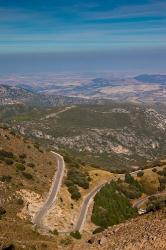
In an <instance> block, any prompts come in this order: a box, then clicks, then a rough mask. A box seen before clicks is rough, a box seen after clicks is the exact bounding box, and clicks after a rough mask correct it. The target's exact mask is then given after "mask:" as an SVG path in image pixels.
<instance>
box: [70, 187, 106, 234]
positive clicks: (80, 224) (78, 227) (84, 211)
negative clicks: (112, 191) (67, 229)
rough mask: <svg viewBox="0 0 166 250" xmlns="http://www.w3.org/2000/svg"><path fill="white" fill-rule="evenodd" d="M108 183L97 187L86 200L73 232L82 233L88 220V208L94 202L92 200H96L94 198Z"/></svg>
mask: <svg viewBox="0 0 166 250" xmlns="http://www.w3.org/2000/svg"><path fill="white" fill-rule="evenodd" d="M106 183H107V182H104V183H102V184H101V185H99V186H97V187H95V188H94V189H93V190H92V191H91V192H90V193H89V194H88V195H87V196H86V197H85V199H84V201H83V204H82V207H81V210H80V213H79V216H78V220H77V222H76V224H75V226H74V229H73V231H81V230H82V229H83V226H84V223H85V219H86V215H87V212H88V208H89V205H90V203H91V201H92V199H93V198H94V196H95V195H96V193H97V192H98V191H100V189H101V188H102V187H103V186H104V185H105V184H106Z"/></svg>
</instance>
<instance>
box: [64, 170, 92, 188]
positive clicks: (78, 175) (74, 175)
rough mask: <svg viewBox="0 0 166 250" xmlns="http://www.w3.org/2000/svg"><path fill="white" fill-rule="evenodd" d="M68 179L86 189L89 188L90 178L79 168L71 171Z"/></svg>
mask: <svg viewBox="0 0 166 250" xmlns="http://www.w3.org/2000/svg"><path fill="white" fill-rule="evenodd" d="M67 179H68V180H70V181H72V182H73V183H74V184H76V185H78V186H80V187H82V188H84V189H88V188H89V181H88V176H87V175H86V174H85V173H82V172H81V171H80V170H79V169H77V168H71V169H69V171H68V175H67Z"/></svg>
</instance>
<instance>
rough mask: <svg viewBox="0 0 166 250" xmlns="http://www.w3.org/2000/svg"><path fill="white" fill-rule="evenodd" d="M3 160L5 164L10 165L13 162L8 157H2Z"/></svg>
mask: <svg viewBox="0 0 166 250" xmlns="http://www.w3.org/2000/svg"><path fill="white" fill-rule="evenodd" d="M4 162H5V163H6V164H7V165H12V164H13V160H12V159H10V158H5V159H4Z"/></svg>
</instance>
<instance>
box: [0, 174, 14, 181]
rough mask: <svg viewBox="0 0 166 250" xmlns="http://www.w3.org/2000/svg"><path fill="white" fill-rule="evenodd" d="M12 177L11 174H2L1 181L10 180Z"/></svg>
mask: <svg viewBox="0 0 166 250" xmlns="http://www.w3.org/2000/svg"><path fill="white" fill-rule="evenodd" d="M11 179H12V177H11V176H10V175H2V176H0V181H2V182H10V181H11Z"/></svg>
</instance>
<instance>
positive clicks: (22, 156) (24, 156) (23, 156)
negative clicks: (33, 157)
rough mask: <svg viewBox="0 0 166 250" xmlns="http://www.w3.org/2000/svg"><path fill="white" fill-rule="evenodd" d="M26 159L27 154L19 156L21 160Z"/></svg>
mask: <svg viewBox="0 0 166 250" xmlns="http://www.w3.org/2000/svg"><path fill="white" fill-rule="evenodd" d="M26 157H27V156H26V154H24V153H23V154H21V155H19V158H20V159H25V158H26Z"/></svg>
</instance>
